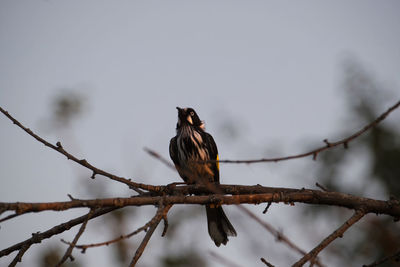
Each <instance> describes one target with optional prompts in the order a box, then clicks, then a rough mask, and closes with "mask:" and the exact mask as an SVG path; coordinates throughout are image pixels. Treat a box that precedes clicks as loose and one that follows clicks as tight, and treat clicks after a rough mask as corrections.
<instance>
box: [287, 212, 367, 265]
mask: <svg viewBox="0 0 400 267" xmlns="http://www.w3.org/2000/svg"><path fill="white" fill-rule="evenodd" d="M364 215H365V212H364V211H362V210H356V211H355V212H354V214H353V215H352V216H351V217H350V219H348V220H347V221H346V222H345V223H344V224H343V225H342V226H340V227H339V228H338V229H336V230H335V231H334V232H333V233H332V234H330V235H329V236H327V237H326V238H325V239H324V240H322V241H321V243H319V244H318V246H316V247H315V248H314V249H312V250H311V251H310V252H308V253H307V254H306V255H304V257H302V258H301V259H300V260H299V261H297V262H296V263H295V264H293V265H292V267H300V266H303V265H304V264H305V263H306V262H307V261H309V260H312V259H315V258H316V257H317V255H318V253H319V252H320V251H321V250H323V249H324V248H326V247H327V246H328V245H329V244H330V243H331V242H332V241H333V240H335V239H336V238H338V237H342V236H343V234H344V232H346V230H347V229H349V228H350V227H351V226H352V225H353V224H355V223H356V222H358V221H359V220H360V219H361V218H362V217H363V216H364Z"/></svg>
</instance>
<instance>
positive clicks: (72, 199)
mask: <svg viewBox="0 0 400 267" xmlns="http://www.w3.org/2000/svg"><path fill="white" fill-rule="evenodd" d="M67 196H68V197H69V199H71V201H74V200H77V199H76V198H74V197H72V196H71V195H70V194H67Z"/></svg>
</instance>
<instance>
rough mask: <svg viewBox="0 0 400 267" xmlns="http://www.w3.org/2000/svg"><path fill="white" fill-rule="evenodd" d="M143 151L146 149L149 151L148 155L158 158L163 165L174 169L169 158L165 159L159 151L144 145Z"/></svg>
mask: <svg viewBox="0 0 400 267" xmlns="http://www.w3.org/2000/svg"><path fill="white" fill-rule="evenodd" d="M144 151H146V152H147V153H149V155H150V156H152V157H154V158H156V159H158V160H159V161H161V162H162V163H163V164H164V165H166V166H167V167H168V168H170V169H172V170H174V171H176V169H175V166H174V165H173V164H172V163H171V161H170V160H167V159H166V158H164V157H163V156H161V155H160V154H159V153H157V152H156V151H154V150H152V149H150V148H147V147H145V148H144Z"/></svg>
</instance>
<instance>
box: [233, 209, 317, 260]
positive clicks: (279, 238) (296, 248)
mask: <svg viewBox="0 0 400 267" xmlns="http://www.w3.org/2000/svg"><path fill="white" fill-rule="evenodd" d="M238 207H239V208H240V210H242V211H243V212H244V213H246V214H247V215H248V216H249V217H250V218H252V219H253V220H255V221H256V222H258V223H259V224H260V225H261V226H262V227H264V228H265V229H266V230H267V231H268V232H270V233H271V234H272V235H273V236H275V237H276V240H277V241H280V242H283V243H284V244H286V245H287V246H288V247H290V248H291V249H293V250H294V251H296V252H298V253H299V254H301V255H306V254H307V252H306V251H305V250H303V249H301V248H300V247H299V246H297V245H296V244H295V243H293V242H292V241H291V240H290V239H289V238H288V237H287V236H285V235H284V234H283V233H282V232H279V231H278V230H276V229H275V228H274V227H273V226H272V225H270V224H269V223H267V222H265V221H263V220H261V219H260V218H259V217H258V216H257V215H256V214H254V213H253V212H251V211H250V210H249V209H248V208H246V207H244V206H238ZM315 263H316V264H317V265H318V266H322V264H321V263H320V262H319V261H318V259H316V261H315Z"/></svg>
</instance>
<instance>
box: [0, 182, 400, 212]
mask: <svg viewBox="0 0 400 267" xmlns="http://www.w3.org/2000/svg"><path fill="white" fill-rule="evenodd" d="M181 188H183V189H187V188H191V189H192V191H193V192H195V193H196V194H204V192H207V189H206V188H205V187H201V186H195V187H192V186H182V187H181ZM194 188H198V189H199V190H198V191H195V190H194ZM219 189H221V190H222V191H223V192H225V193H226V194H229V193H228V192H236V193H238V192H239V193H240V190H241V189H243V192H246V193H243V194H240V195H222V194H211V195H194V196H191V195H190V196H189V195H182V194H178V195H166V196H148V195H146V196H134V197H129V198H103V199H88V200H73V201H65V202H45V203H36V202H35V203H29V202H14V203H5V202H0V208H2V209H5V210H14V211H16V212H17V213H27V212H39V211H44V210H55V211H61V210H67V209H71V208H83V207H85V208H97V207H103V208H104V207H124V206H144V205H158V203H159V202H160V201H163V203H165V205H167V204H200V205H204V204H218V205H235V204H259V203H268V202H275V203H278V202H283V203H286V204H290V203H295V202H301V203H307V204H320V205H331V206H339V207H346V208H349V209H354V210H357V209H360V208H362V209H363V210H364V211H365V213H376V214H386V215H390V216H393V217H395V219H397V218H398V217H400V203H399V201H395V200H389V201H383V200H375V199H371V198H364V197H357V196H354V195H350V194H344V193H338V192H324V191H320V190H312V189H291V188H283V189H279V190H277V188H273V187H262V186H256V187H254V186H237V185H233V186H230V185H223V186H220V187H219ZM182 191H185V190H182ZM182 191H181V192H182ZM249 191H250V192H252V193H250V194H248V193H247V192H249ZM254 191H256V193H254ZM178 192H179V190H178ZM263 192H265V193H263Z"/></svg>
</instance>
